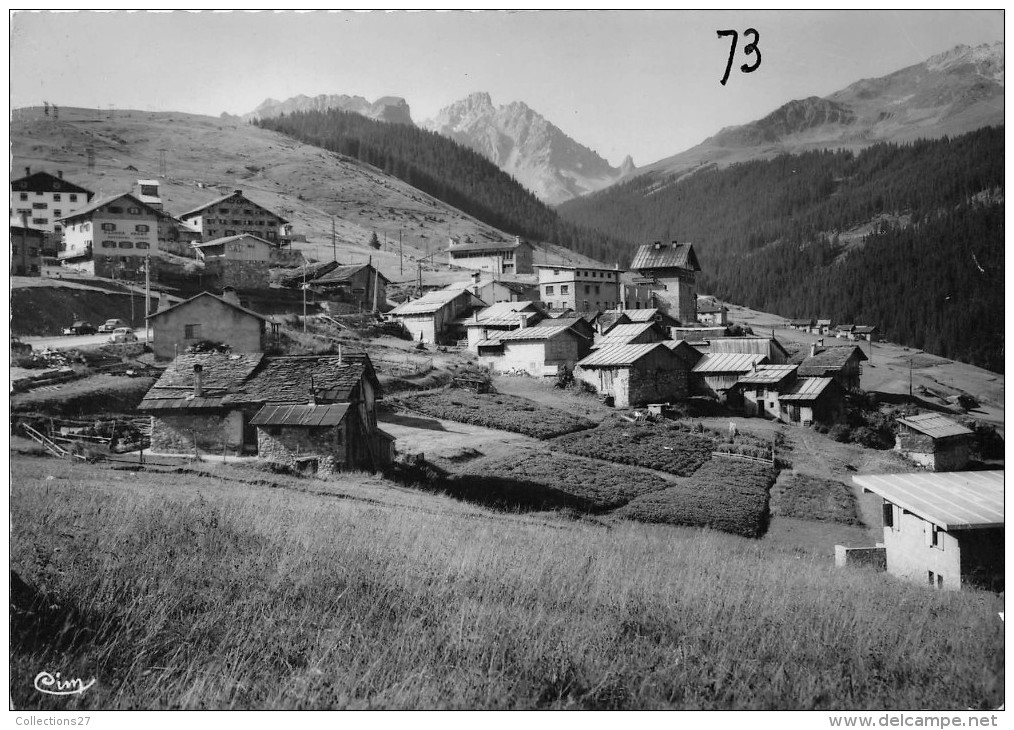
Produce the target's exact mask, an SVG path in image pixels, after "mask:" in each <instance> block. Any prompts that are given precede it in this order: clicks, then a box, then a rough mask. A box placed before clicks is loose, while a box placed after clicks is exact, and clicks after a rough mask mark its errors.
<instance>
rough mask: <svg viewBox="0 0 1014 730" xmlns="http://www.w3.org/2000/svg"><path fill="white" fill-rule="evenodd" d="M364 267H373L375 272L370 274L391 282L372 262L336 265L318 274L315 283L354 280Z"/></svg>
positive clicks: (342, 282) (338, 282)
mask: <svg viewBox="0 0 1014 730" xmlns="http://www.w3.org/2000/svg"><path fill="white" fill-rule="evenodd" d="M363 269H372V270H373V272H372V273H371V274H370V277H371V278H372V277H373V276H374V275H376V276H379V277H380V278H381V279H383V280H384V281H386V282H390V281H391V280H390V279H388V278H387V277H386V276H384V275H383V274H381V273H380V272H379V271H377V270H376V269H374V268H373V266H372V265H371V264H346V265H344V266H336V267H334V268H333V269H329V270H328V271H326V272H324V273H323V274H318V275H317V276H316V277H315V278H314V280H313V283H314V284H344V283H347V282H349V281H351V280H352V277H353V276H355V275H356V274H358V273H359V272H360V271H362V270H363Z"/></svg>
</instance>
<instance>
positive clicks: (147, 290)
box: [144, 254, 151, 345]
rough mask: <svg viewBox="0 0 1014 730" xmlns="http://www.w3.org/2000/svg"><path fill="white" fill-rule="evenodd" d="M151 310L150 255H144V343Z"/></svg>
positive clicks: (146, 338)
mask: <svg viewBox="0 0 1014 730" xmlns="http://www.w3.org/2000/svg"><path fill="white" fill-rule="evenodd" d="M150 312H151V255H150V254H147V255H145V257H144V344H146V345H147V344H148V314H149V313H150Z"/></svg>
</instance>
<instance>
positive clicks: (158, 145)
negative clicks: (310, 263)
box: [11, 107, 582, 281]
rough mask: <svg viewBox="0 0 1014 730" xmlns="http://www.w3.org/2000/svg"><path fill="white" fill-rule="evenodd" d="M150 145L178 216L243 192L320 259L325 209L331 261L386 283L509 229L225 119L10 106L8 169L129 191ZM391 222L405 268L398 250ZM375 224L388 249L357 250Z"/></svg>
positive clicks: (149, 163)
mask: <svg viewBox="0 0 1014 730" xmlns="http://www.w3.org/2000/svg"><path fill="white" fill-rule="evenodd" d="M89 146H91V147H93V148H94V149H95V169H94V171H92V172H89V171H88V169H87V158H86V154H85V149H86V148H87V147H89ZM160 149H166V150H167V152H166V166H167V172H168V178H166V179H163V180H162V189H161V194H162V200H163V202H164V204H165V207H166V209H167V210H168V211H170V212H171V213H174V214H177V215H178V214H180V213H183V212H185V211H187V210H190V209H191V208H194V207H196V206H197V205H200V204H202V203H205V202H207V201H209V200H212V199H214V198H215V197H217V196H219V195H221V194H224V193H227V192H230V191H232V190H233V189H242V190H243V191H244V192H245V193H247V194H248V195H249V196H250V197H251V198H252V199H253V200H255V201H256V202H258V203H260V204H262V205H264V206H265V207H267V208H270V209H271V210H274V211H276V212H278V213H280V214H282V215H283V216H285V217H286V218H288V219H289V220H290V221H292V222H293V223H294V224H295V231H296V232H297V233H303V234H306V236H307V239H308V240H309V244H307V245H302V244H296V248H302V249H303V250H304V252H305V253H306V254H307V255H309V256H313V257H314V258H317V259H320V260H330V258H331V255H332V253H331V216H332V215H334V216H336V219H335V222H336V233H337V241H338V246H337V253H338V260H339V261H342V262H343V263H359V262H364V261H366V260H367V259H368V258H369V257H372V260H373V262H374V263H375V264H377V265H379V267H380V269H381V271H382V272H383V273H384V274H385V275H387V276H388V277H390V278H391V279H392V280H394V281H402V280H410V279H413V278H414V277H415V275H416V264H415V259H417V258H421V257H424V256H427V255H429V254H431V253H433V252H436V251H438V250H439V249H442V248H446V245H447V235H448V232H451V233H453V234H454V235H457V236H465V235H471V236H473V237H474V238H475V240H477V241H483V240H489V237H493V238H494V239H501V238H503V237H506V236H508V235H513V234H512V233H511V232H506V233H504V232H501V231H497V230H495V229H493V228H492V227H490V226H487V225H485V224H483V223H481V222H479V221H477V220H475V219H473V218H470V217H468V216H465V215H463V214H462V213H460V212H459V211H457V210H456V209H454V208H451V207H450V206H447V205H445V204H444V203H441V202H440V201H438V200H436V199H435V198H432V197H431V196H429V195H426V194H425V193H422V192H420V191H418V190H416V189H415V188H412V187H410V186H408V185H406V184H405V183H403V182H401V181H400V180H398V179H397V178H394V177H391V176H388V175H385V174H384V173H383V172H381V171H380V170H377V169H376V168H373V167H370V166H368V165H364V164H361V163H359V162H356V161H354V160H352V159H350V158H345V157H339V156H337V155H332V154H331V153H329V152H326V151H324V150H322V149H319V148H316V147H311V146H309V145H304V144H301V143H299V142H296V141H295V140H292V139H289V138H288V137H284V136H282V135H280V134H276V133H273V132H269V131H266V130H263V129H259V128H257V127H254V126H251V125H247V124H242V123H240V122H238V121H235V120H226V119H219V118H216V117H205V116H199V115H193V114H183V113H179V112H141V111H129V112H128V111H125V110H121V111H117V112H115V113H114V114H113V117H112V118H110V117H109V112H107V111H102V112H99V111H96V110H93V109H75V108H69V107H61V109H60V118H59V120H53V119H52V118H51V117H46V116H44V115H43V114H42V111H41V110H40V109H38V108H30V109H19V110H17V111H16V112H15V113H14V114H13V117H12V121H11V154H12V158H11V159H12V162H11V169H12V170H13V171H14V172H15V174H20V173H22V172H23V169H24V167H25V166H31V167H32V169H33V170H46V171H49V172H54V173H55V171H56V170H62V171H63V172H64V176H65V177H66V178H67V179H68V180H71V181H73V182H75V183H77V184H79V185H82V186H83V187H85V188H88V189H89V190H92V191H94V192H95V193H97V194H99V195H109V194H112V193H116V192H121V191H127V190H130V189H131V188H132V186H133V185H134V183H135V182H136V181H137V180H138V179H139V178H155V177H158V172H159V150H160ZM128 166H133V167H135V168H136V171H133V170H128V169H126V168H127V167H128ZM198 183H202V184H203V185H204V186H205V187H203V188H200V187H198ZM399 230H400V231H402V241H403V247H404V253H405V257H406V259H405V266H404V273H402V267H401V265H400V263H399V257H398V235H399ZM374 231H375V232H376V233H377V236H378V238H379V240H380V242H381V244H383V243H384V234H385V233H386V234H387V243H388V245H387V246H386V247H385V248H384V249H383V250H381V251H376V250H374V249H371V248H369V247H368V246H367V243H368V242H369V240H370V236H371V234H372V233H373V232H374ZM410 257H411V258H410ZM554 257H555V258H556V260H560V259H561V258H563V257H567V258H571V259H575V260H576V259H580V258H582V257H579V256H577V255H576V254H573V253H572V252H570V251H566V250H565V249H560V248H558V247H555V246H554V247H551V248H550V250H549V261H550V262H552V261H553V259H554ZM434 259H435V260H436V261H437V262H438V263H444V262H446V260H447V257H446V255H445V254H440V255H437V256H435V257H434ZM537 259H538V261H539V262H540V263H541V262H542V261H543V259H544V256H543V255H542V254H541V253H540V254H538V255H537ZM442 268H443V269H446V266H444V267H442Z"/></svg>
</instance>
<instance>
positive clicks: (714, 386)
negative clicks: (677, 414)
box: [690, 353, 768, 401]
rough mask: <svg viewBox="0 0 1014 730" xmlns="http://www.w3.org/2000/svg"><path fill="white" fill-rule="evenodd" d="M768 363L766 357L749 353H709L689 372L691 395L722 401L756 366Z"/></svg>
mask: <svg viewBox="0 0 1014 730" xmlns="http://www.w3.org/2000/svg"><path fill="white" fill-rule="evenodd" d="M767 362H768V358H767V356H766V355H759V354H750V353H710V354H707V355H704V356H703V357H701V359H700V360H698V361H697V363H696V364H695V365H694V366H693V368H692V369H691V371H690V392H691V395H704V396H710V397H712V398H717V399H718V400H721V401H724V400H725V398H726V395H727V394H728V392H729V390H730V389H731V388H733V387H734V386H735V385H736V383H737V382H739V379H740V378H742V377H743V376H744V375H746V374H747V373H750V372H753V370H754V368H756V367H757V366H758V365H765V364H767Z"/></svg>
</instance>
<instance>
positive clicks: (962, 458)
mask: <svg viewBox="0 0 1014 730" xmlns="http://www.w3.org/2000/svg"><path fill="white" fill-rule="evenodd" d="M974 439H975V434H974V433H973V432H972V431H971V430H970V429H967V428H965V427H964V426H962V425H961V424H960V423H955V422H954V421H952V420H951V419H949V418H946V417H944V416H941V415H940V414H939V413H923V414H922V415H919V416H909V417H908V418H899V419H898V432H897V435H896V437H895V444H894V450H895V451H897V452H899V453H900V454H901V455H902V456H904V457H906V458H908V459H911V460H912V461H914V462H916V463H917V464H920V465H922V466H924V467H926V468H927V469H930V470H931V471H960V470H961V469H964V468H965V466H966V465H967V464H968V461H969V459H970V458H971V452H972V442H973V441H974Z"/></svg>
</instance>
